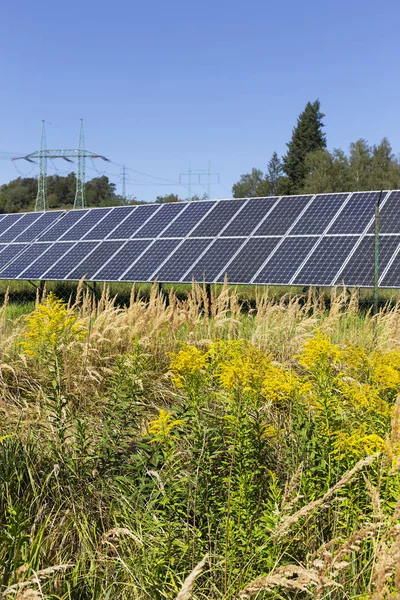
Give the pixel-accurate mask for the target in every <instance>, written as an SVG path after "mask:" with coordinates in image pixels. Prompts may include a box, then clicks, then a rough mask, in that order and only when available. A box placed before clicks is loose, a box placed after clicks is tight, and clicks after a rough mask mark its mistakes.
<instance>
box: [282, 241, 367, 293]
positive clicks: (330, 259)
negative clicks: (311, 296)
mask: <svg viewBox="0 0 400 600" xmlns="http://www.w3.org/2000/svg"><path fill="white" fill-rule="evenodd" d="M357 240H358V236H340V237H339V236H338V237H325V238H323V239H322V240H321V243H320V244H319V245H318V246H317V247H316V248H315V250H314V251H312V252H311V255H310V257H309V258H308V259H307V260H306V262H305V264H304V266H302V267H301V269H300V271H299V273H298V275H297V276H296V277H295V278H294V280H293V283H294V284H295V285H331V283H332V280H333V279H334V278H335V275H336V274H337V272H338V271H339V269H340V267H341V266H342V265H343V263H344V261H345V260H346V258H347V257H348V255H349V252H350V250H351V249H352V248H354V245H355V244H356V242H357ZM314 242H315V240H314Z"/></svg>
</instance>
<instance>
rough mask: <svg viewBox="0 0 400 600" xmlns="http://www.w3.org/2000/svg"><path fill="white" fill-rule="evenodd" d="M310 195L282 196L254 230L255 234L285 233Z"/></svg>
mask: <svg viewBox="0 0 400 600" xmlns="http://www.w3.org/2000/svg"><path fill="white" fill-rule="evenodd" d="M311 199H312V196H284V197H283V198H281V199H280V200H279V202H278V203H277V204H276V206H275V208H274V209H273V211H272V212H271V214H270V215H269V216H268V219H265V221H263V222H262V223H261V224H260V226H259V227H258V229H257V230H256V232H255V235H285V233H286V232H287V231H288V230H289V229H290V227H291V226H292V225H294V223H295V222H296V219H297V218H298V217H299V216H300V214H301V212H302V211H303V210H304V209H305V208H306V206H307V205H308V203H309V202H310V200H311Z"/></svg>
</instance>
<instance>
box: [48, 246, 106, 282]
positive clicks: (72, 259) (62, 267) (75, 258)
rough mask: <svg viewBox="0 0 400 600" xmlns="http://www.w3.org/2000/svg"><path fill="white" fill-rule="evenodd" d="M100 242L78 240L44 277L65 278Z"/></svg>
mask: <svg viewBox="0 0 400 600" xmlns="http://www.w3.org/2000/svg"><path fill="white" fill-rule="evenodd" d="M97 244H98V242H77V243H76V244H74V245H73V246H72V247H71V248H70V250H69V251H68V252H66V253H65V254H64V255H63V256H62V257H61V258H60V259H59V260H58V261H57V262H55V263H54V264H53V265H52V266H51V267H50V268H49V269H48V270H47V271H46V272H45V273H43V275H42V277H44V278H45V279H64V278H65V277H67V275H68V273H70V272H71V271H72V270H73V269H74V268H75V267H77V266H78V265H79V263H80V262H81V261H82V260H84V258H85V257H86V256H87V255H88V254H89V252H91V251H92V250H93V249H94V248H95V247H96V246H97Z"/></svg>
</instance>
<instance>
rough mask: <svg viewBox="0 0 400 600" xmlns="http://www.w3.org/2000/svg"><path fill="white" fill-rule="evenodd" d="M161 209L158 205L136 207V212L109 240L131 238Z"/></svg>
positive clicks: (112, 233)
mask: <svg viewBox="0 0 400 600" xmlns="http://www.w3.org/2000/svg"><path fill="white" fill-rule="evenodd" d="M160 208H161V207H160V206H157V205H156V204H150V205H148V206H138V207H136V209H135V210H134V212H133V213H132V214H131V215H129V216H128V218H127V219H125V220H124V222H123V223H121V225H119V226H118V227H117V228H116V229H114V230H113V231H112V232H111V233H110V234H109V235H108V239H110V240H125V239H129V238H131V237H132V236H133V235H134V233H136V231H137V230H138V229H139V227H142V225H144V224H145V223H146V221H148V220H149V219H150V218H151V217H152V216H153V215H154V214H155V213H156V212H157V211H158V210H160Z"/></svg>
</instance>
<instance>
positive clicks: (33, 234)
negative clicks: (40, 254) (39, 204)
mask: <svg viewBox="0 0 400 600" xmlns="http://www.w3.org/2000/svg"><path fill="white" fill-rule="evenodd" d="M63 214H64V211H63V210H54V211H51V212H46V213H43V214H42V215H41V217H40V218H39V219H38V220H37V221H35V222H34V223H33V224H32V225H30V227H28V228H27V229H25V231H23V232H22V233H21V234H20V235H19V236H18V237H17V238H15V240H14V241H15V242H33V241H34V240H35V239H36V238H38V237H40V236H41V234H42V233H43V232H44V231H45V230H46V229H47V228H48V227H50V226H51V225H52V224H53V223H55V222H56V221H57V219H59V218H60V217H61V215H63Z"/></svg>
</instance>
